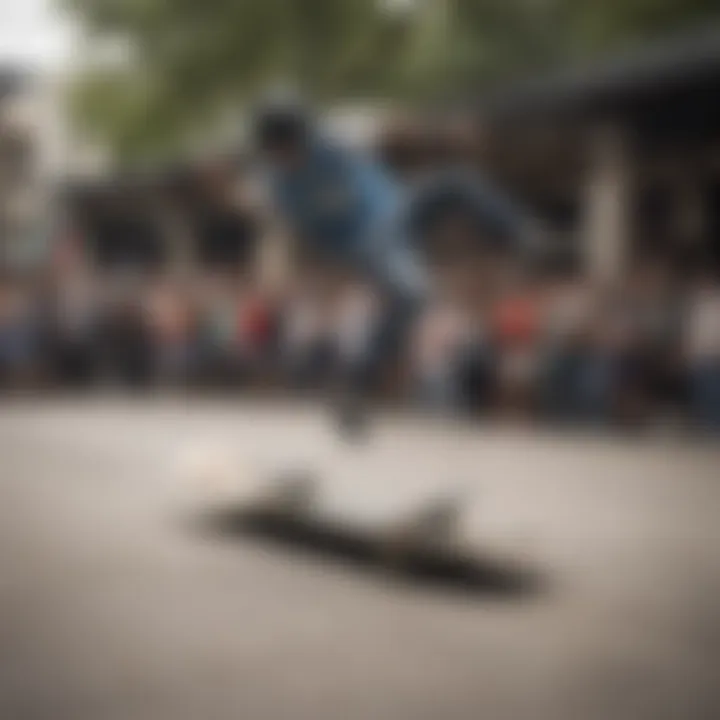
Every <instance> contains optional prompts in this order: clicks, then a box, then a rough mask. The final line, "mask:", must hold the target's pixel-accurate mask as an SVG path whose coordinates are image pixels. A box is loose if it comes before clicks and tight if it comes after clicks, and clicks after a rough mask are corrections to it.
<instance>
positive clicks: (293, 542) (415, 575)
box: [186, 508, 547, 599]
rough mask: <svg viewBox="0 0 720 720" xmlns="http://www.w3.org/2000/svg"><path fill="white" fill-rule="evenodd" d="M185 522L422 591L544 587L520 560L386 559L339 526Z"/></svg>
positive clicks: (216, 516) (228, 517)
mask: <svg viewBox="0 0 720 720" xmlns="http://www.w3.org/2000/svg"><path fill="white" fill-rule="evenodd" d="M186 520H188V524H189V527H190V528H191V529H192V530H193V531H194V532H199V533H201V534H202V535H205V536H206V537H212V538H215V539H217V540H243V541H246V542H247V541H252V542H258V543H262V544H263V545H264V546H266V547H275V548H277V549H279V550H282V551H283V552H292V553H302V554H303V555H305V556H312V557H315V558H317V559H319V560H323V561H326V562H327V561H330V562H333V563H336V564H338V565H340V564H341V565H342V566H343V567H345V568H351V569H353V570H357V571H360V572H362V571H366V572H371V573H377V574H384V575H385V576H387V573H388V571H392V573H393V575H394V576H395V577H396V578H402V579H404V580H407V581H408V582H410V583H412V584H413V585H416V586H418V587H422V588H426V589H434V590H438V591H446V592H454V593H458V594H465V595H475V596H483V597H486V598H499V599H521V598H527V597H530V596H534V595H537V594H539V593H540V592H541V591H543V590H545V589H546V588H547V583H546V582H545V580H544V578H543V577H541V575H540V573H538V572H537V571H536V570H535V569H533V568H530V567H528V566H527V565H524V564H522V563H520V562H511V561H509V560H502V561H500V560H498V559H496V558H492V557H490V556H489V555H484V556H481V555H478V554H473V555H472V556H469V555H462V554H458V553H450V552H444V553H437V552H432V551H431V550H423V549H412V550H410V551H407V552H405V553H404V554H403V555H402V557H401V558H400V557H398V556H390V555H389V554H388V552H387V545H386V544H385V543H383V542H382V541H381V540H380V539H379V538H378V537H375V536H372V535H371V534H369V533H368V534H364V533H360V532H353V531H352V530H350V529H348V528H345V527H342V526H332V525H330V524H320V523H315V522H311V521H308V520H302V519H297V518H292V517H283V516H279V515H273V514H264V513H260V512H252V513H249V512H247V511H240V510H237V509H232V508H230V509H222V510H214V511H208V512H204V513H200V514H198V515H195V516H192V517H191V518H189V519H188V518H186Z"/></svg>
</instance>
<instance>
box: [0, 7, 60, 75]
mask: <svg viewBox="0 0 720 720" xmlns="http://www.w3.org/2000/svg"><path fill="white" fill-rule="evenodd" d="M71 41H72V32H71V28H70V26H69V24H68V23H67V22H66V21H64V20H63V19H62V18H61V17H59V16H58V15H57V13H56V12H55V11H54V10H53V7H52V0H0V64H2V65H5V64H21V65H30V66H32V67H42V68H54V67H56V66H58V65H64V64H65V63H66V62H67V61H68V58H69V57H70V51H71V47H72V42H71Z"/></svg>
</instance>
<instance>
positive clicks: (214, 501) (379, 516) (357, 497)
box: [193, 458, 473, 568]
mask: <svg viewBox="0 0 720 720" xmlns="http://www.w3.org/2000/svg"><path fill="white" fill-rule="evenodd" d="M352 464H353V459H352V458H349V459H346V460H345V462H343V460H342V459H341V461H340V463H336V464H335V466H334V467H333V466H332V464H331V466H330V467H325V468H324V470H322V471H319V470H318V471H311V470H310V469H309V468H308V467H298V468H296V469H294V470H284V471H282V472H278V471H275V472H265V473H263V472H259V471H256V472H250V471H249V470H248V469H247V468H242V469H241V468H240V466H239V465H238V464H235V465H233V464H232V463H230V462H228V461H224V463H221V462H219V461H217V460H216V461H215V462H214V463H213V462H208V459H207V458H206V459H205V460H204V463H202V462H201V463H200V464H198V465H197V466H196V467H195V468H194V470H193V472H194V475H195V481H196V482H198V483H199V487H198V489H199V494H197V493H196V498H197V499H200V500H201V501H202V503H203V504H204V506H205V508H206V509H211V510H216V511H220V512H232V513H234V514H235V515H236V516H241V517H244V518H246V519H247V520H248V522H250V523H253V524H255V526H257V525H258V524H262V523H265V524H266V525H267V526H272V527H273V528H276V529H277V528H282V529H283V530H284V531H298V532H299V531H302V532H303V533H305V534H306V535H307V534H310V535H315V536H318V535H321V534H322V535H324V536H325V537H330V538H335V539H337V541H338V544H342V543H347V542H348V541H352V542H353V543H362V544H363V545H364V547H366V548H369V550H370V553H371V554H372V557H373V559H374V560H376V561H377V562H378V563H380V564H381V565H383V566H388V567H398V568H401V567H403V566H405V565H407V564H409V563H412V562H413V561H414V560H417V559H421V558H425V559H428V558H431V559H433V560H434V561H443V560H444V559H448V560H450V559H456V558H458V557H460V556H463V557H465V556H468V555H471V554H472V552H473V544H472V539H471V538H469V537H468V536H467V533H466V532H465V530H464V528H465V523H463V520H464V519H465V516H466V515H467V512H468V510H469V509H470V508H471V507H472V506H473V498H472V497H471V496H469V494H468V493H467V491H466V490H465V489H463V488H458V487H453V486H450V485H449V484H448V483H442V484H439V485H438V484H434V485H428V484H427V483H425V484H422V485H413V484H409V485H408V484H407V483H403V482H398V483H396V482H393V478H392V477H388V478H383V477H379V476H378V473H377V468H375V472H374V473H373V475H374V476H373V477H363V476H362V472H363V468H362V467H361V468H360V471H358V470H357V468H355V472H353V473H349V474H348V473H343V472H342V469H343V466H345V465H352ZM290 534H292V532H291V533H290ZM296 535H297V533H296Z"/></svg>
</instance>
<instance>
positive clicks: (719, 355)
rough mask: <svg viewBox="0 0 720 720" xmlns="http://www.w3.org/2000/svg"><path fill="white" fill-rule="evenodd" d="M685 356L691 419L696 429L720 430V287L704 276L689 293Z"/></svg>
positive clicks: (713, 279) (716, 281)
mask: <svg viewBox="0 0 720 720" xmlns="http://www.w3.org/2000/svg"><path fill="white" fill-rule="evenodd" d="M686 353H687V361H688V365H689V372H690V386H691V398H692V414H693V419H694V420H695V422H696V423H697V424H698V425H699V427H701V428H704V429H707V430H714V431H718V430H720V284H718V280H717V277H716V276H714V275H713V274H711V273H709V272H705V273H703V274H702V276H701V277H700V278H699V280H698V282H697V285H696V287H695V289H694V292H693V293H692V297H691V301H690V309H689V317H688V326H687V337H686Z"/></svg>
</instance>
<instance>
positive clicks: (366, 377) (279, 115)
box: [254, 102, 519, 430]
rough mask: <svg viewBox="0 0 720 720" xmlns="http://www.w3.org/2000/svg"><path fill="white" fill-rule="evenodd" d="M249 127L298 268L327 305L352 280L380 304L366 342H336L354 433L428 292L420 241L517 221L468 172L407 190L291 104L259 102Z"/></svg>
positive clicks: (345, 418) (494, 231)
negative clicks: (450, 229) (448, 228)
mask: <svg viewBox="0 0 720 720" xmlns="http://www.w3.org/2000/svg"><path fill="white" fill-rule="evenodd" d="M254 131H255V132H254V134H255V142H256V145H257V147H258V150H259V151H260V154H261V156H262V159H263V161H264V165H265V167H266V168H267V171H268V175H269V183H270V190H271V200H272V203H273V205H274V209H275V210H276V211H277V212H279V214H280V216H281V218H282V220H283V221H284V223H285V225H286V228H287V230H288V231H289V233H290V235H291V237H292V239H293V240H294V243H295V247H296V249H297V251H298V253H297V257H298V258H299V259H300V266H301V268H300V271H301V273H303V270H307V269H308V268H309V269H310V272H309V273H308V276H309V277H310V278H311V280H310V282H311V284H313V285H314V286H315V288H318V287H322V288H323V292H322V293H321V294H322V296H323V301H324V302H325V303H326V304H328V303H329V304H331V305H342V304H344V303H345V298H346V297H348V296H350V297H351V296H352V293H347V292H346V290H347V288H348V287H350V288H354V289H357V285H358V283H360V284H363V285H364V286H365V287H368V286H369V287H370V288H372V290H373V291H374V292H375V293H377V294H378V296H379V298H380V301H381V306H382V310H381V312H379V313H377V316H376V317H375V319H374V323H373V328H372V331H371V332H367V331H364V337H365V341H364V342H362V343H352V342H350V343H341V345H343V346H344V347H345V348H346V349H347V348H349V350H346V351H345V352H343V351H342V348H341V352H340V363H339V364H340V366H341V367H340V375H341V382H340V389H341V393H340V397H341V402H340V403H339V405H338V409H339V410H340V413H339V419H340V421H341V427H344V428H346V429H349V430H352V429H354V428H356V427H358V426H359V425H361V424H362V423H360V420H361V417H364V414H363V413H362V412H361V411H360V409H359V404H358V402H359V399H360V398H361V397H363V396H364V395H365V394H366V390H367V389H368V385H369V383H370V382H371V381H372V380H373V378H374V377H375V373H376V371H377V369H378V368H379V367H382V366H383V365H384V364H385V363H386V362H387V360H388V359H390V358H391V357H392V356H393V354H395V353H396V352H397V351H398V349H399V348H401V347H402V346H403V344H404V342H405V339H406V337H407V334H408V330H409V329H410V328H411V327H412V325H413V323H414V321H415V319H416V318H417V316H418V312H419V310H420V309H421V308H422V307H423V305H424V304H425V302H426V301H427V299H428V297H430V295H431V293H432V278H431V277H430V276H429V273H428V268H427V266H426V262H425V259H424V256H425V255H426V254H425V253H423V247H422V243H421V242H419V241H420V240H424V239H427V238H430V237H433V236H437V235H439V234H440V235H441V234H442V230H441V227H442V226H444V225H445V224H448V223H450V224H452V222H454V221H455V220H456V219H457V218H460V220H461V221H462V222H465V223H466V224H468V226H469V227H470V228H471V230H473V231H474V230H476V229H477V228H478V227H479V228H481V229H482V230H483V232H484V233H485V234H487V235H489V236H491V237H492V239H493V240H496V241H498V242H509V241H510V240H512V241H514V240H515V239H516V237H517V236H518V235H519V222H518V218H517V216H516V215H515V214H514V212H513V210H512V208H511V207H510V206H509V204H507V203H505V202H504V201H503V200H502V199H501V198H499V197H496V195H495V194H493V193H492V192H491V191H490V190H489V189H488V188H486V187H484V186H483V185H482V184H479V183H477V182H476V181H475V179H474V178H472V177H470V176H464V175H448V176H441V177H438V178H436V180H435V181H434V182H430V183H428V184H427V185H426V186H424V187H423V188H421V189H419V191H416V192H413V193H412V194H411V193H410V191H409V190H408V189H407V188H405V187H403V186H402V185H401V184H400V183H399V182H397V181H396V180H395V179H394V178H393V177H392V176H391V175H390V173H388V172H387V171H386V170H385V169H384V168H383V167H382V165H381V164H379V163H378V162H376V161H374V160H373V159H372V158H370V157H368V156H365V155H359V154H354V153H352V152H350V151H349V150H347V149H345V148H342V147H340V146H339V145H337V144H335V143H333V142H332V141H331V140H329V139H328V138H326V137H324V136H323V135H322V133H321V132H320V131H319V129H318V127H317V126H316V125H315V124H314V123H313V122H312V120H311V118H310V116H309V115H308V114H307V113H306V112H305V111H304V110H303V109H302V107H301V106H299V105H298V104H295V103H286V102H284V103H273V104H270V105H268V106H266V107H264V108H262V109H261V110H260V111H259V112H258V114H257V116H256V118H255V127H254ZM338 278H341V281H340V282H339V283H338V282H337V280H338ZM338 288H339V289H338ZM340 315H341V316H342V313H340ZM360 325H362V323H360Z"/></svg>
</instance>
